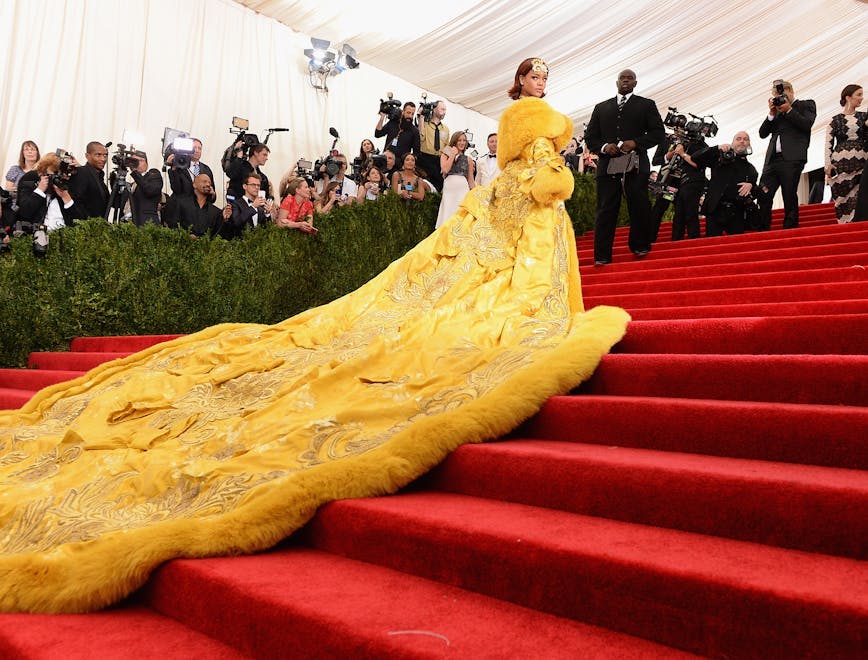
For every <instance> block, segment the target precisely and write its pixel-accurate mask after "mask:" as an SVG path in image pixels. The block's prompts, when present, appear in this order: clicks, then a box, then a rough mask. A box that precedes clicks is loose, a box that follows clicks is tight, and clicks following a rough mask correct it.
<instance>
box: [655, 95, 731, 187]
mask: <svg viewBox="0 0 868 660" xmlns="http://www.w3.org/2000/svg"><path fill="white" fill-rule="evenodd" d="M663 125H664V126H667V127H669V128H671V129H672V133H669V134H668V135H667V139H668V140H669V149H674V148H675V147H676V146H678V145H679V144H680V145H683V146H684V148H685V149H687V148H688V147H690V146H691V145H693V144H695V143H697V142H702V141H703V140H704V139H705V138H707V137H714V136H715V135H717V129H718V126H717V120H716V119H715V118H714V116H713V115H705V116H700V115H694V114H693V113H687V114H682V113H679V112H678V108H673V107H670V108H669V111H668V112H667V113H666V117H664V119H663ZM685 171H686V170H685V164H684V159H683V158H682V157H681V156H679V155H678V154H675V155H674V156H673V157H672V158H671V159H670V160H669V162H668V163H666V164H665V165H664V166H663V167H661V168H660V172H659V174H658V175H657V180H656V181H649V182H648V187H649V188H650V190H651V191H652V192H653V193H654V194H655V195H658V196H662V197H663V198H664V199H668V200H670V201H671V200H673V199H675V194H676V193H677V192H678V185H679V183H680V182H681V178H682V177H683V176H684V173H685Z"/></svg>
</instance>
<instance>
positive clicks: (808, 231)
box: [576, 218, 868, 250]
mask: <svg viewBox="0 0 868 660" xmlns="http://www.w3.org/2000/svg"><path fill="white" fill-rule="evenodd" d="M699 226H700V230H701V236H700V238H697V239H686V238H685V239H682V240H679V241H673V240H671V235H672V225H671V224H664V225H662V226H661V228H660V235H659V236H658V238H657V242H656V243H654V249H655V250H657V249H660V250H665V249H669V248H672V247H676V248H677V247H684V246H685V245H691V244H693V242H694V241H702V242H703V244H710V243H712V242H716V243H727V242H732V243H740V242H750V241H757V240H770V239H774V238H780V237H782V236H792V235H793V234H792V232H793V230H792V229H783V228H780V227H778V228H776V229H773V230H770V231H766V232H746V233H744V234H736V235H734V236H728V235H726V236H706V235H705V222H704V221H703V220H700V223H699ZM629 231H630V228H629V227H623V228H620V227H619V228H618V230H617V231H616V232H615V240H614V241H613V245H614V246H625V245H627V243H628V239H629ZM796 231H797V232H798V235H800V236H819V235H822V234H831V233H838V234H848V235H853V233H861V232H865V231H868V228H866V227H865V226H864V224H863V223H858V222H852V223H847V224H842V225H839V224H838V223H837V222H829V221H828V219H823V218H812V219H811V220H809V221H807V222H806V223H804V224H803V225H801V226H799V228H798V229H797V230H796ZM593 238H594V232H592V231H591V232H587V233H585V234H583V235H581V236H579V237H578V239H577V241H576V244H577V245H578V247H579V249H589V248H593V246H594V240H593Z"/></svg>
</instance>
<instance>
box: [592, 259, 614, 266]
mask: <svg viewBox="0 0 868 660" xmlns="http://www.w3.org/2000/svg"><path fill="white" fill-rule="evenodd" d="M610 263H612V260H611V259H597V260H596V261H595V262H594V265H595V266H607V265H609V264H610Z"/></svg>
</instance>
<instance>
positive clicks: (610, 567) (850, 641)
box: [306, 492, 868, 657]
mask: <svg viewBox="0 0 868 660" xmlns="http://www.w3.org/2000/svg"><path fill="white" fill-rule="evenodd" d="M306 531H307V534H306V538H307V539H308V542H309V543H311V544H312V545H313V546H314V547H316V548H317V549H321V550H325V551H328V552H332V553H335V554H340V555H344V556H347V557H350V558H353V559H356V560H359V561H365V562H370V563H376V564H379V565H384V566H387V567H389V568H392V569H395V570H399V571H403V572H406V573H413V574H415V575H420V576H422V577H427V578H428V579H432V580H438V581H441V582H444V583H446V584H455V585H461V586H462V587H463V588H465V589H472V590H474V591H478V592H480V593H483V594H486V595H489V596H492V597H494V598H500V599H503V600H507V601H510V602H515V603H517V604H520V605H523V606H525V607H531V608H535V609H539V610H541V611H544V612H549V613H551V614H554V615H556V616H565V617H570V618H575V619H577V620H581V621H585V622H588V623H592V624H594V625H601V626H606V627H614V628H617V629H619V630H621V631H623V632H626V633H627V634H631V635H636V636H640V637H645V638H648V639H652V640H654V641H658V642H660V643H663V644H667V645H678V646H679V647H680V648H683V649H685V650H688V651H692V652H695V653H701V654H707V655H714V656H717V657H723V656H726V657H734V656H748V655H750V656H752V657H763V656H765V657H771V656H774V657H792V656H797V655H799V654H801V653H804V651H805V649H811V652H812V653H813V654H815V655H816V656H817V657H845V656H847V657H849V656H853V657H855V656H857V655H858V654H860V653H861V652H862V651H864V642H865V639H864V633H865V630H866V626H868V601H866V600H865V598H864V594H865V593H868V571H865V566H864V563H863V562H859V561H856V560H853V559H847V558H842V557H831V556H827V555H819V554H813V553H807V552H801V551H797V550H786V549H781V548H775V547H770V546H763V545H760V544H757V543H747V542H744V541H734V540H730V539H722V538H717V537H711V536H703V535H699V534H692V533H689V532H682V531H678V530H671V529H663V528H660V527H650V526H642V525H636V524H632V523H624V522H619V521H612V520H605V519H601V518H592V517H588V516H582V515H578V514H572V513H565V512H561V511H554V510H549V509H542V508H539V507H530V506H525V505H521V504H513V503H507V502H497V501H492V500H487V499H480V498H474V497H468V496H464V495H453V494H446V493H431V492H422V493H412V494H403V495H396V496H392V497H380V498H375V499H360V500H341V501H338V502H332V503H330V504H327V505H326V506H325V507H323V508H322V509H320V511H319V513H318V514H317V515H316V517H315V518H314V519H313V521H312V522H311V524H310V525H309V526H308V528H307V530H306Z"/></svg>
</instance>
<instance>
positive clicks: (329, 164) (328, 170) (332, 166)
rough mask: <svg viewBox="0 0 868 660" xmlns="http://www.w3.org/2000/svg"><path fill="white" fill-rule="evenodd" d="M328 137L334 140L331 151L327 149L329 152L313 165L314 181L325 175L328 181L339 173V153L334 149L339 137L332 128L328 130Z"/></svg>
mask: <svg viewBox="0 0 868 660" xmlns="http://www.w3.org/2000/svg"><path fill="white" fill-rule="evenodd" d="M329 135H331V136H332V137H333V138H334V140H333V141H332V146H331V149H329V152H328V153H327V154H326V155H325V156H323V157H322V158H320V159H319V160H318V161H316V163H314V166H313V172H314V179H321V178H323V176H325V175H328V177H329V178H330V179H334V178H335V177H336V176H337V175H338V174H340V172H341V164H340V163H339V162H338V160H337V155H338V153H339V152H338V150H337V149H335V145H336V144H337V143H338V138H339V137H340V136H339V135H338V131H337V129H336V128H334V126H332V127H331V128H329ZM323 168H325V171H323Z"/></svg>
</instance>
